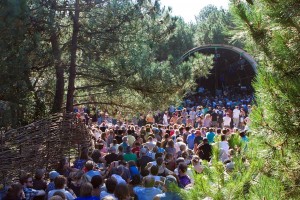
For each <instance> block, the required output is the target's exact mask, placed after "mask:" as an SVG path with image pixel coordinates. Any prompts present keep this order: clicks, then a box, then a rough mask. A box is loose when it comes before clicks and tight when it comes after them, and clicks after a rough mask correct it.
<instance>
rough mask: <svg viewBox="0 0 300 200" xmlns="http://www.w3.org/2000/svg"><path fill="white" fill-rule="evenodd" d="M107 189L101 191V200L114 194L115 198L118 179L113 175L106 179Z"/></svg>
mask: <svg viewBox="0 0 300 200" xmlns="http://www.w3.org/2000/svg"><path fill="white" fill-rule="evenodd" d="M105 187H106V191H105V190H104V191H101V193H100V200H102V199H103V198H104V197H106V196H112V197H114V198H115V195H114V192H115V189H116V187H117V180H116V179H115V178H113V177H110V178H108V179H106V181H105Z"/></svg>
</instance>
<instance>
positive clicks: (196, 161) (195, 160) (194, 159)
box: [191, 155, 204, 174]
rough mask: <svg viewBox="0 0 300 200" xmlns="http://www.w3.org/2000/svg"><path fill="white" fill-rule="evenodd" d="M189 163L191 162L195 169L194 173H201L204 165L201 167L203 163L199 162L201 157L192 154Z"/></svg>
mask: <svg viewBox="0 0 300 200" xmlns="http://www.w3.org/2000/svg"><path fill="white" fill-rule="evenodd" d="M191 163H192V165H193V167H194V170H195V171H196V173H199V174H200V173H202V171H203V169H204V167H203V165H202V163H201V159H200V158H199V156H197V155H194V156H193V157H192V162H191Z"/></svg>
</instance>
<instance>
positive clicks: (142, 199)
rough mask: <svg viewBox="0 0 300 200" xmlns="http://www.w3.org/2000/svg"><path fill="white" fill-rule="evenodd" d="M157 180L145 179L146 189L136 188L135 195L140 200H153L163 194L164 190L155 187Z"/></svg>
mask: <svg viewBox="0 0 300 200" xmlns="http://www.w3.org/2000/svg"><path fill="white" fill-rule="evenodd" d="M154 184H155V179H154V177H152V176H146V177H144V187H135V188H134V189H133V190H134V193H135V194H136V196H137V197H138V199H139V200H153V198H154V197H155V196H156V195H157V194H161V193H162V190H160V189H158V188H156V187H154Z"/></svg>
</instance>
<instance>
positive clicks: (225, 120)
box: [223, 113, 231, 128]
mask: <svg viewBox="0 0 300 200" xmlns="http://www.w3.org/2000/svg"><path fill="white" fill-rule="evenodd" d="M223 123H224V127H225V128H230V123H231V117H229V113H226V116H225V117H223Z"/></svg>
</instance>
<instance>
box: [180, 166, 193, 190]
mask: <svg viewBox="0 0 300 200" xmlns="http://www.w3.org/2000/svg"><path fill="white" fill-rule="evenodd" d="M186 172H187V164H185V163H184V162H181V163H180V164H179V166H178V178H179V187H181V188H185V187H186V186H187V185H189V184H191V183H192V181H191V178H190V177H189V176H188V175H187V174H186Z"/></svg>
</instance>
